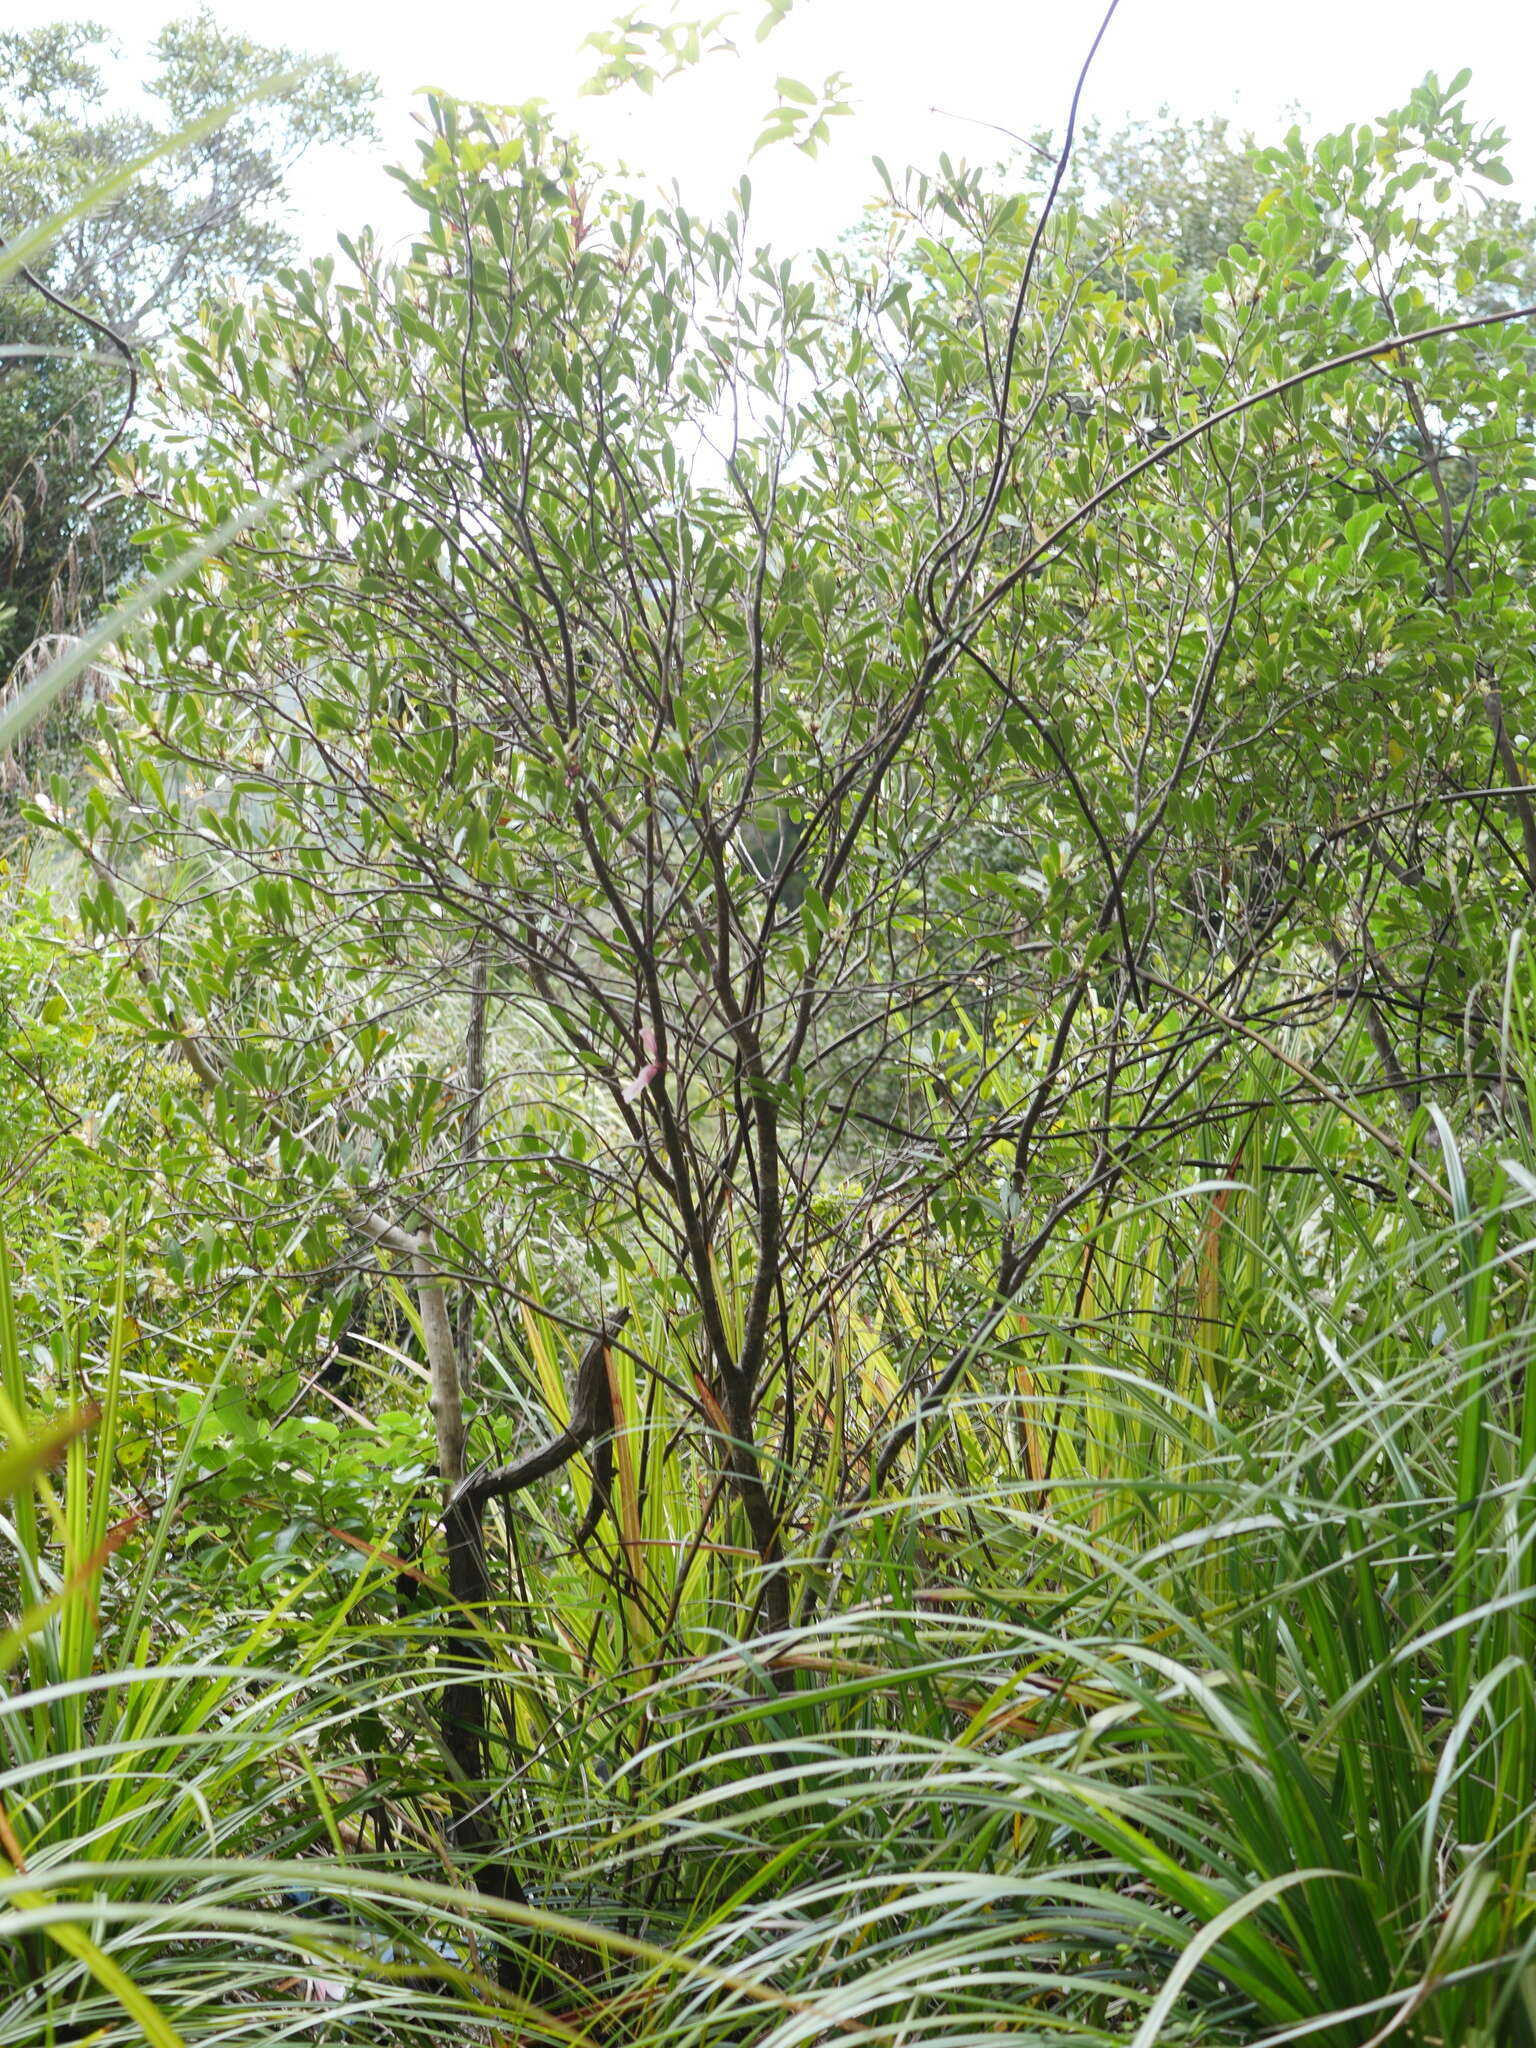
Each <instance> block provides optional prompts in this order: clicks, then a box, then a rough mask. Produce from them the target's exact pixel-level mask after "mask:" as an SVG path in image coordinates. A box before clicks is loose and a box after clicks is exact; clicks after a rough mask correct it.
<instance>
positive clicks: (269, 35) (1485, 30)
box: [0, 0, 1536, 248]
mask: <svg viewBox="0 0 1536 2048" xmlns="http://www.w3.org/2000/svg"><path fill="white" fill-rule="evenodd" d="M666 4H667V0H660V4H659V5H656V6H654V7H652V8H651V9H649V10H648V11H650V12H652V13H653V14H661V13H662V12H663V11H664V9H665V6H666ZM710 4H711V0H699V4H697V5H692V4H689V0H683V4H682V6H681V9H680V11H681V12H682V14H684V15H685V16H687V15H691V14H702V13H703V12H705V9H706V7H707V6H709V5H710ZM712 4H714V5H715V6H722V5H725V4H728V0H712ZM1101 4H1102V0H1051V4H1043V0H1012V4H1009V0H927V4H922V5H919V4H918V0H797V4H796V6H795V9H794V11H793V12H792V13H791V14H790V16H789V17H788V19H787V20H786V21H785V22H784V23H783V25H782V26H781V27H780V28H779V29H778V30H777V31H776V32H775V33H774V34H773V35H772V36H771V37H770V38H769V39H768V40H767V41H766V42H765V43H764V44H762V45H761V46H757V45H754V43H753V40H752V30H753V28H754V26H755V24H756V20H757V18H758V13H759V9H760V6H761V0H744V5H743V14H742V18H741V20H740V22H739V23H738V25H737V33H738V39H739V43H740V47H741V51H742V55H741V56H740V57H739V58H732V57H715V58H711V59H710V60H709V61H708V62H707V63H706V64H705V65H704V66H703V67H702V69H701V71H700V72H699V73H698V74H696V75H695V76H693V77H692V78H690V79H687V80H685V81H681V82H679V83H676V84H674V85H672V86H671V87H668V88H664V89H663V90H662V91H660V92H659V93H658V94H657V96H656V97H655V99H653V100H645V99H643V98H640V97H639V96H638V95H635V94H633V93H627V94H624V95H621V96H620V97H619V98H618V99H577V98H576V96H575V87H576V86H577V84H578V83H579V82H580V80H581V79H582V78H583V77H584V76H585V75H586V74H587V73H588V72H589V71H590V70H591V69H592V67H593V65H594V64H595V62H596V59H595V57H594V56H593V54H592V53H591V52H582V51H581V49H580V44H581V41H582V38H583V36H584V35H585V34H586V33H587V32H588V30H590V29H591V28H594V27H599V26H603V25H606V23H607V22H608V21H609V20H610V19H611V18H612V16H613V15H614V14H616V13H617V12H618V7H619V0H577V5H576V6H574V7H566V6H562V4H561V0H498V4H494V5H487V4H486V0H472V4H466V0H410V4H407V0H212V6H213V12H214V14H215V16H216V17H217V18H218V19H219V20H220V21H222V22H225V23H227V24H228V25H230V26H231V27H235V28H238V29H241V30H243V31H244V32H245V33H247V34H249V35H252V36H254V37H257V38H259V39H261V40H263V41H266V42H272V43H285V44H288V45H291V46H293V47H295V48H297V49H300V50H304V51H308V52H311V53H318V52H321V51H326V50H330V51H334V52H335V53H336V54H337V55H338V56H340V57H341V58H342V60H343V61H344V62H346V63H349V64H352V65H355V66H357V67H359V68H366V69H369V70H372V71H375V72H377V73H378V74H379V76H380V78H381V80H382V83H383V87H384V92H385V106H384V109H383V113H382V120H383V125H384V127H385V131H386V135H387V138H388V142H387V147H386V150H385V151H384V152H382V153H381V155H380V159H379V162H378V163H372V162H370V161H369V160H368V157H367V154H366V152H364V153H361V154H360V153H357V152H353V153H351V155H350V156H349V157H346V158H342V159H339V160H338V159H335V158H333V159H332V160H330V161H328V162H326V163H324V164H321V165H317V166H315V167H314V169H313V170H312V171H311V172H310V174H309V175H307V176H305V177H304V178H303V179H302V181H301V182H300V183H299V184H298V186H297V189H296V197H297V198H298V201H299V204H300V208H301V233H302V235H303V238H304V240H305V242H306V243H308V244H309V245H310V246H311V247H312V248H317V247H322V246H326V245H328V243H329V241H330V238H331V234H332V233H333V231H334V229H336V228H345V229H352V228H355V227H357V226H358V225H360V224H361V223H362V222H363V221H365V220H368V221H372V222H373V223H374V224H375V225H377V226H379V227H380V228H381V229H382V230H384V231H385V233H386V234H399V233H401V232H403V231H404V229H405V225H406V221H407V219H408V214H407V211H406V209H405V206H404V203H403V201H402V199H401V197H400V196H399V194H398V189H397V188H396V187H395V186H394V185H393V183H392V181H389V180H387V179H385V178H384V177H383V175H382V171H381V168H380V166H381V165H382V163H383V162H384V161H386V160H388V159H389V158H391V157H392V158H394V159H395V160H399V159H401V158H405V157H408V156H409V155H410V154H411V138H412V134H413V132H414V131H413V128H412V124H411V99H412V95H413V93H415V92H416V91H418V90H419V89H420V88H422V87H425V86H438V87H442V88H445V89H446V90H448V91H450V92H453V93H455V94H457V95H459V96H460V97H463V98H478V99H482V100H488V101H497V102H514V101H521V100H526V99H529V98H532V97H535V96H537V97H541V98H543V99H546V100H548V101H549V102H551V104H552V105H553V106H554V107H555V108H556V109H557V110H558V111H559V112H560V113H562V114H563V115H565V116H567V117H568V119H569V120H570V122H571V124H572V125H573V126H575V127H576V128H577V129H578V130H579V132H580V133H582V134H583V135H584V136H586V137H587V138H588V139H589V141H590V142H591V143H592V145H593V147H594V149H595V150H596V153H597V154H598V155H599V156H600V157H602V158H603V159H604V160H605V161H607V162H609V163H612V162H614V161H615V160H616V159H618V158H619V157H623V158H624V159H625V160H627V161H628V162H629V163H630V164H631V165H632V166H634V167H637V168H642V169H643V170H644V171H645V172H647V173H648V174H650V175H651V176H653V177H655V178H656V179H658V180H667V181H670V179H671V178H673V177H676V178H678V179H679V180H680V182H681V184H682V186H683V190H684V196H685V198H686V199H687V200H688V202H689V204H690V205H691V206H693V207H694V209H695V210H696V211H707V210H711V209H712V208H714V207H715V206H717V205H718V204H719V202H720V200H721V199H722V197H723V195H724V193H725V192H726V191H727V190H728V189H729V187H730V185H731V184H732V183H733V182H734V179H735V178H736V176H737V175H738V174H739V172H740V171H741V169H742V168H744V167H745V165H746V157H747V152H748V151H749V150H750V148H751V146H752V143H753V141H754V140H755V139H756V136H757V133H758V129H759V127H760V124H761V120H762V117H763V115H764V114H765V113H766V111H767V109H768V108H769V106H770V105H771V104H772V102H773V99H774V91H773V80H774V77H775V76H776V74H778V73H780V72H785V73H788V74H789V75H790V76H792V77H795V78H799V79H802V80H804V81H805V82H806V83H807V84H809V85H812V86H816V87H819V86H820V84H821V82H822V80H823V78H824V77H825V76H826V74H827V73H829V72H831V71H843V72H845V73H847V74H848V76H849V78H850V80H851V96H852V98H853V99H854V101H855V103H856V106H857V108H858V112H857V114H856V116H855V118H853V119H851V120H846V121H842V122H839V123H837V124H836V125H835V127H834V133H833V141H832V145H831V147H830V149H829V150H828V151H826V152H824V153H823V155H822V157H821V158H820V159H819V160H818V161H817V162H815V163H811V162H809V161H808V160H807V159H805V158H804V157H802V156H801V155H800V154H799V153H798V152H797V151H795V150H793V149H791V148H789V147H787V146H785V145H779V146H777V147H775V148H772V149H769V150H767V151H765V152H764V153H763V155H761V156H760V157H758V158H757V159H756V160H755V162H754V163H753V164H752V165H751V167H750V169H751V175H752V180H753V186H754V190H755V192H756V194H757V203H756V206H755V209H754V210H755V213H756V216H757V227H758V230H759V232H760V233H763V234H766V235H769V236H771V237H772V239H774V240H775V241H777V242H781V243H784V244H795V243H810V242H814V241H815V240H817V239H818V238H826V237H829V236H831V235H833V234H835V233H836V231H837V230H838V229H839V228H841V227H842V226H844V225H846V224H847V223H848V222H849V221H851V220H853V219H854V218H856V216H857V213H858V210H859V207H860V204H861V203H862V201H863V199H864V198H865V196H866V195H867V194H868V193H869V192H870V191H871V190H872V189H873V183H874V180H873V173H872V172H871V171H870V169H869V158H870V156H871V155H872V154H878V155H881V156H883V157H884V158H885V159H886V161H887V162H888V163H889V164H890V166H891V168H892V170H893V171H894V170H897V169H898V168H899V167H900V166H902V165H905V164H908V163H931V162H932V161H933V160H934V159H935V158H936V157H937V155H938V153H939V151H940V150H947V151H948V152H949V153H950V154H951V156H954V157H959V156H967V157H969V158H971V159H973V160H974V159H978V158H979V159H982V160H986V161H990V160H991V159H992V157H993V156H994V154H995V153H996V152H997V150H998V149H999V148H1001V147H1002V146H1003V145H1002V144H1001V141H1000V139H999V138H996V137H992V136H989V134H988V133H987V131H986V130H984V129H982V128H978V127H976V126H974V125H971V122H968V121H967V120H965V119H962V118H960V117H962V116H969V117H971V120H972V121H986V122H996V123H999V124H1001V125H1002V126H1004V127H1006V128H1011V129H1014V130H1016V131H1020V132H1023V133H1028V132H1030V131H1032V130H1034V129H1037V128H1049V129H1052V130H1054V131H1057V132H1059V130H1060V128H1061V125H1062V122H1063V119H1064V116H1065V112H1066V108H1067V104H1068V101H1069V100H1070V97H1071V89H1072V82H1073V80H1074V78H1075V76H1076V72H1077V69H1078V67H1079V65H1080V63H1081V61H1082V58H1083V56H1084V54H1085V52H1086V50H1087V47H1088V45H1089V43H1090V42H1091V41H1092V37H1093V33H1094V30H1095V29H1096V27H1097V25H1098V20H1099V16H1100V12H1101ZM190 11H191V0H185V4H182V5H178V4H177V0H95V4H92V0H78V4H77V5H70V4H68V0H65V4H62V5H61V4H59V0H51V4H50V0H0V17H3V18H4V19H5V21H6V24H7V25H8V26H16V27H22V26H27V25H31V24H34V23H38V22H42V21H47V20H51V19H55V18H58V17H60V16H63V17H66V18H69V17H78V16H81V15H91V14H94V15H98V16H105V17H106V18H107V19H109V20H110V22H111V24H112V27H113V31H114V33H115V34H116V35H117V36H118V38H119V39H120V40H121V42H122V43H123V44H124V45H125V46H126V47H127V48H128V49H129V50H133V49H134V48H135V46H139V47H142V45H143V44H144V43H145V42H146V41H147V40H148V38H149V37H150V36H151V35H152V34H153V33H154V32H155V30H156V29H157V28H158V27H159V26H160V25H161V23H162V22H163V21H165V20H166V19H168V18H171V17H172V16H174V15H176V14H178V13H185V12H190ZM1463 65H1468V66H1470V67H1471V68H1472V71H1473V74H1474V76H1473V85H1472V105H1473V110H1474V112H1475V113H1476V114H1477V115H1478V116H1480V117H1482V118H1485V119H1494V120H1501V121H1503V123H1504V124H1505V125H1506V126H1507V127H1508V128H1509V129H1510V131H1511V145H1512V146H1511V149H1510V151H1509V161H1510V166H1511V169H1513V170H1514V171H1515V172H1516V175H1517V179H1518V183H1519V189H1521V190H1522V191H1523V192H1524V194H1525V195H1527V197H1528V199H1529V197H1531V196H1536V5H1532V4H1531V0H1472V4H1466V0H1463V4H1461V5H1459V6H1458V5H1450V6H1447V5H1446V4H1445V0H1375V4H1371V5H1365V4H1362V0H1121V6H1120V11H1119V13H1118V14H1117V16H1116V18H1115V21H1114V22H1113V23H1112V25H1111V27H1110V30H1109V34H1108V37H1107V38H1106V41H1105V45H1104V49H1103V51H1102V52H1101V55H1100V58H1099V61H1098V63H1097V65H1096V66H1095V69H1094V73H1093V75H1092V78H1091V80H1090V84H1089V89H1088V93H1087V97H1086V103H1085V104H1086V111H1087V112H1088V113H1089V114H1090V115H1098V116H1100V117H1101V118H1103V119H1104V120H1106V121H1107V122H1109V123H1111V124H1113V123H1115V122H1118V121H1119V120H1122V119H1124V118H1126V117H1135V116H1139V115H1151V114H1154V113H1155V112H1156V111H1157V109H1158V108H1159V107H1160V106H1161V105H1163V104H1165V103H1166V104H1167V105H1169V106H1171V107H1172V108H1174V109H1175V110H1176V111H1178V112H1181V113H1184V114H1188V115H1198V114H1202V113H1211V112H1226V113H1232V114H1235V115H1236V116H1237V118H1238V119H1239V120H1240V121H1241V122H1243V123H1244V124H1251V125H1252V126H1253V127H1254V128H1255V129H1256V130H1257V131H1258V132H1259V133H1260V134H1261V135H1265V134H1268V133H1271V132H1273V131H1274V130H1275V129H1276V128H1277V127H1278V126H1279V125H1280V123H1281V121H1282V119H1283V116H1284V112H1285V110H1286V109H1288V108H1290V107H1293V106H1299V107H1300V108H1302V109H1304V110H1305V111H1306V112H1307V113H1308V114H1309V115H1311V116H1312V117H1314V119H1315V121H1316V122H1317V123H1318V124H1321V125H1323V126H1326V127H1333V126H1338V125H1342V124H1343V123H1345V122H1347V121H1351V120H1361V119H1368V118H1370V117H1371V116H1373V115H1375V114H1378V113H1380V112H1383V111H1385V110H1386V109H1387V108H1390V107H1394V106H1397V105H1400V104H1401V102H1402V101H1403V100H1404V99H1405V98H1406V97H1407V94H1408V91H1409V89H1410V87H1411V86H1412V85H1414V84H1415V83H1416V82H1417V81H1418V80H1419V79H1420V78H1422V76H1423V75H1424V73H1425V72H1426V71H1428V70H1431V69H1433V70H1437V71H1439V73H1440V75H1441V77H1442V79H1446V78H1449V77H1450V76H1451V75H1452V74H1453V73H1454V72H1455V71H1457V70H1458V69H1459V68H1460V67H1461V66H1463ZM935 108H938V109H942V110H943V112H942V113H935V112H934V111H933V110H934V109H935Z"/></svg>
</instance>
